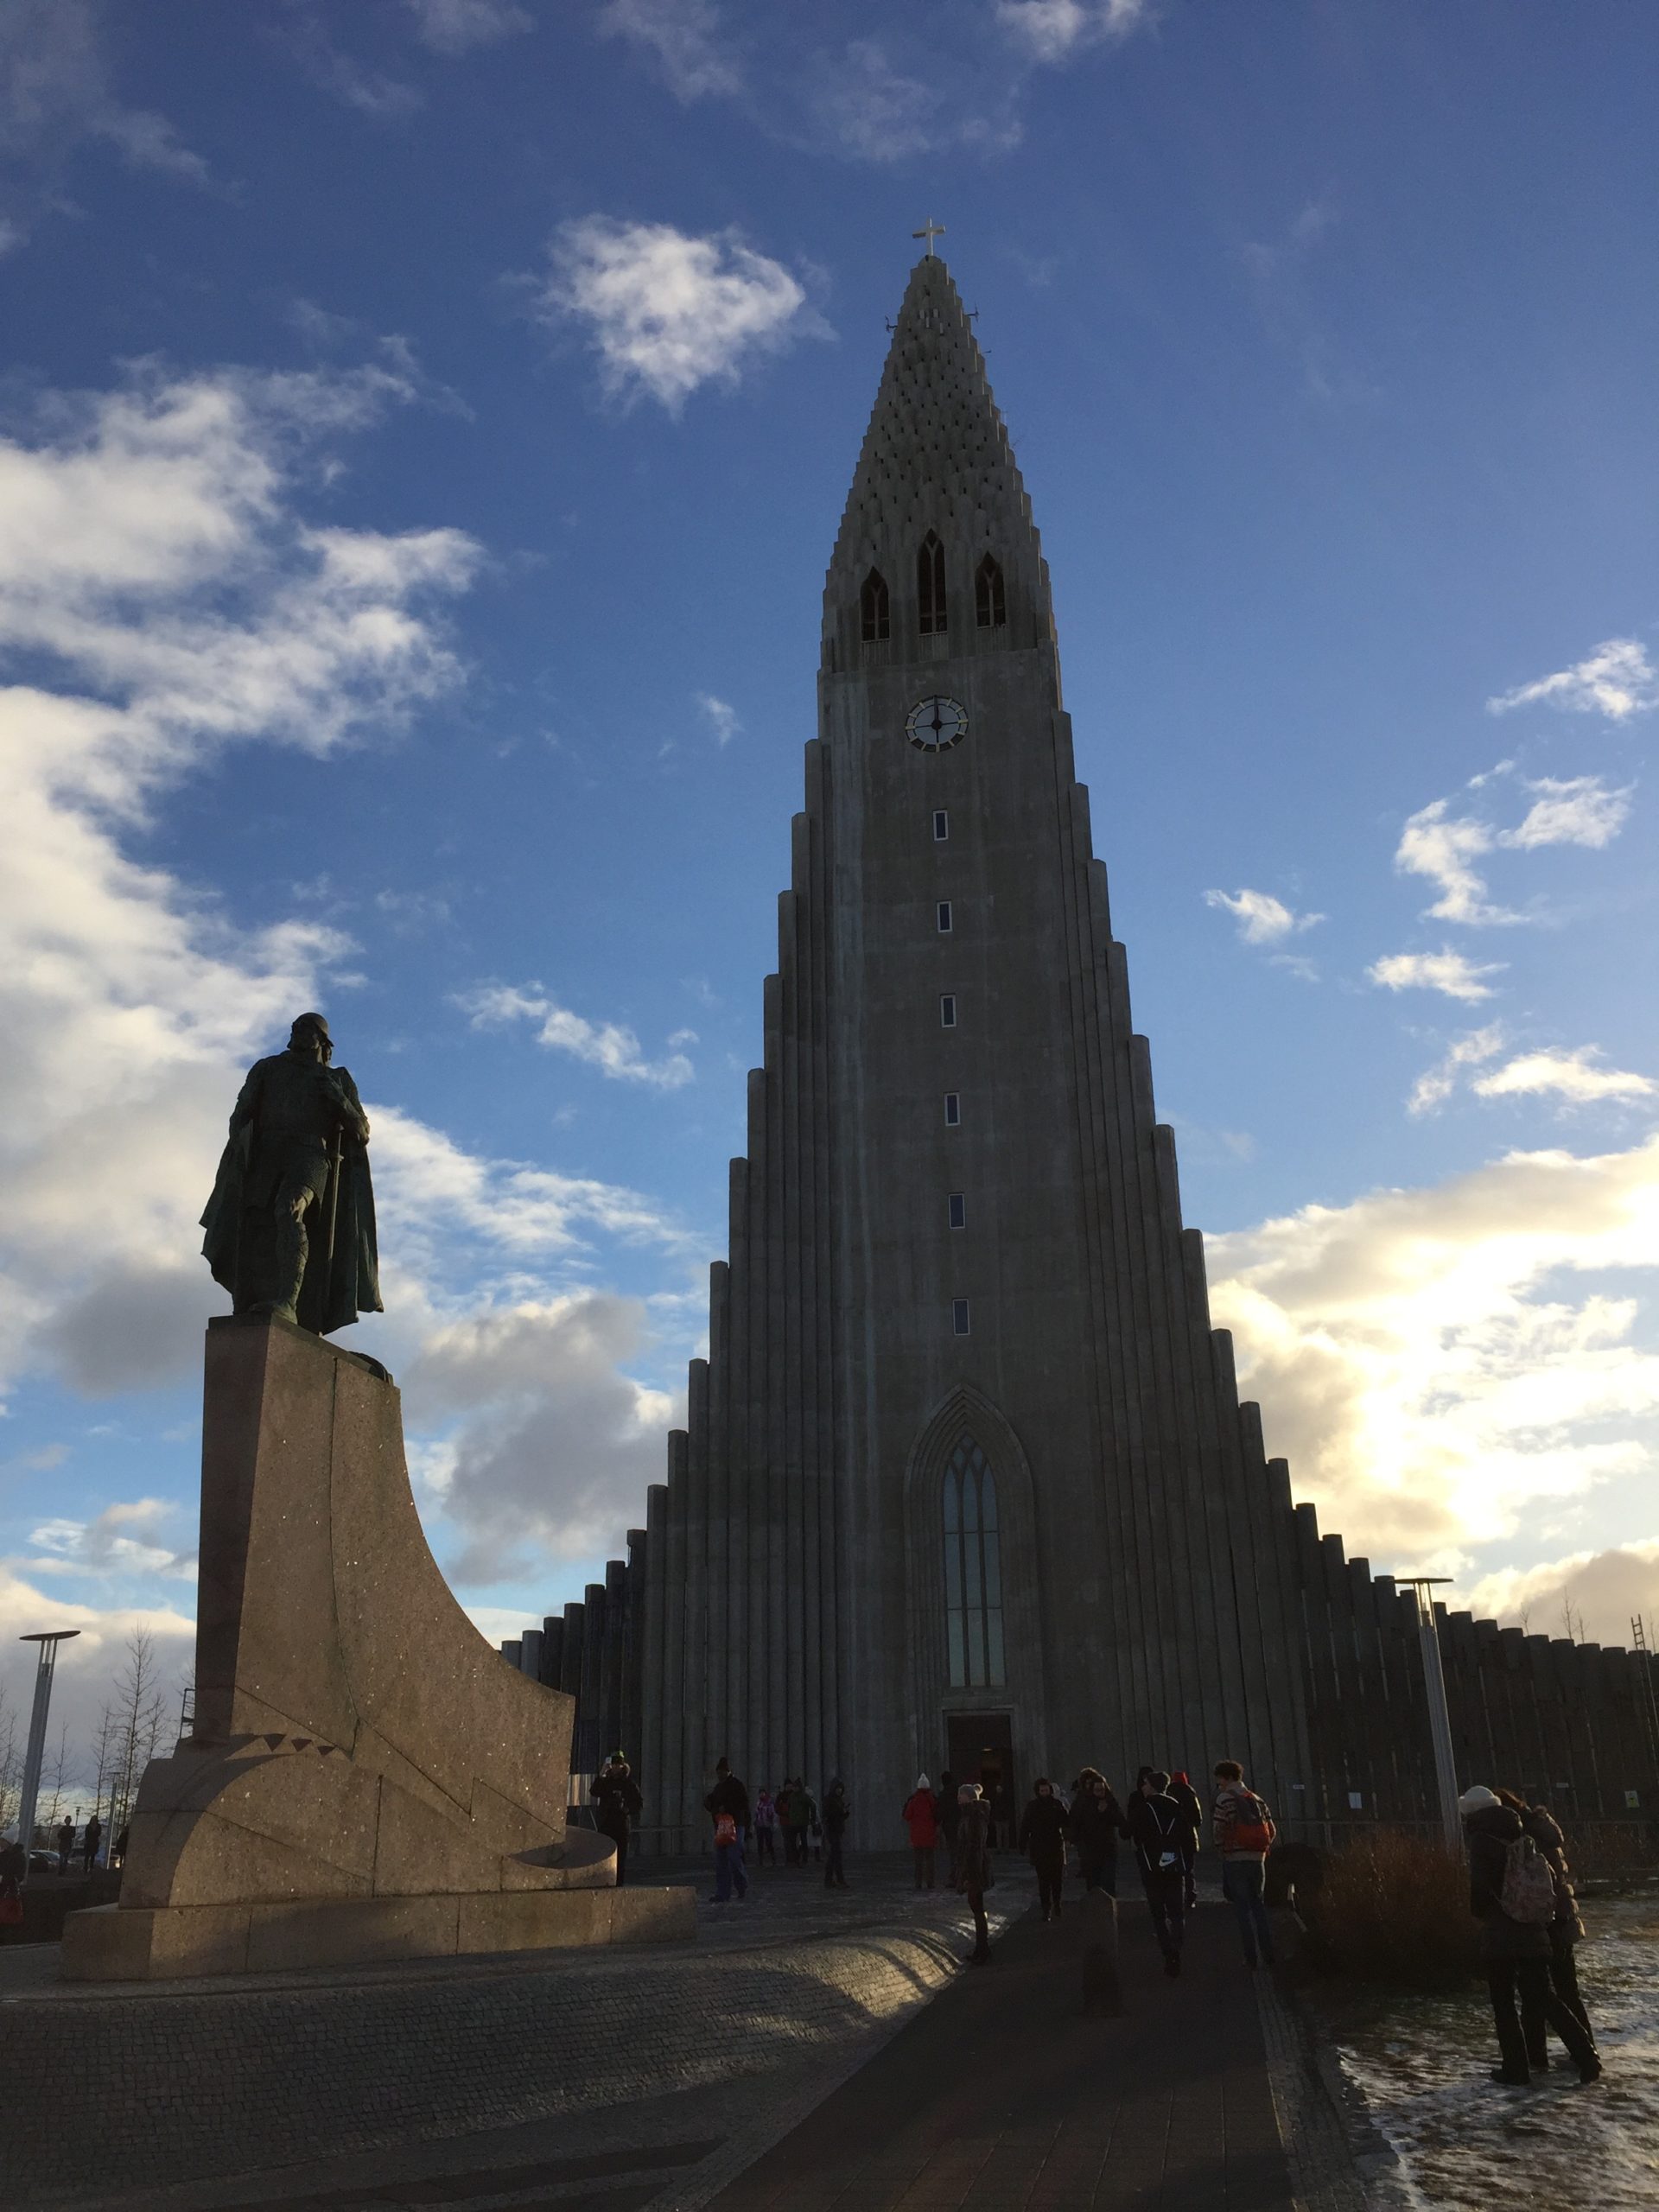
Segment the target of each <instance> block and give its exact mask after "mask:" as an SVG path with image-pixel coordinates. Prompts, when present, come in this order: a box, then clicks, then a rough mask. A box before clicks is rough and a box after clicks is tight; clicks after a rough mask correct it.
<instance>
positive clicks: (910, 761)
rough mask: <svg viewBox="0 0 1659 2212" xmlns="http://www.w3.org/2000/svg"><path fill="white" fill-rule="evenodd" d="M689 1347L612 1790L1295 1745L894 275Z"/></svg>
mask: <svg viewBox="0 0 1659 2212" xmlns="http://www.w3.org/2000/svg"><path fill="white" fill-rule="evenodd" d="M818 698H819V706H818V734H817V738H816V739H815V740H814V741H812V742H811V743H810V744H809V745H808V747H807V748H806V804H805V807H804V811H803V812H801V813H800V814H798V815H797V816H796V817H795V820H794V823H793V840H792V848H793V868H792V873H791V887H790V888H789V889H788V890H787V891H786V892H785V893H784V894H783V896H782V899H781V900H780V903H779V967H778V973H777V974H776V975H775V976H770V977H768V979H767V981H766V999H765V1016H766V1018H765V1053H764V1065H762V1066H761V1067H760V1069H758V1070H756V1071H754V1072H753V1074H752V1075H751V1076H750V1078H749V1097H748V1148H747V1154H746V1156H745V1157H744V1158H742V1159H741V1160H734V1162H733V1164H732V1177H731V1228H730V1258H729V1262H726V1263H721V1264H717V1265H716V1266H715V1268H714V1269H713V1273H712V1285H711V1312H710V1328H709V1357H708V1360H707V1361H706V1362H704V1361H696V1362H694V1363H693V1364H692V1369H691V1376H690V1409H689V1415H688V1424H687V1428H686V1430H685V1431H684V1432H683V1433H677V1434H676V1435H675V1436H674V1437H673V1439H672V1440H671V1447H670V1468H669V1480H668V1482H667V1484H666V1485H665V1486H664V1487H659V1488H657V1489H654V1490H653V1491H652V1494H651V1501H650V1510H649V1516H648V1529H647V1532H646V1541H645V1576H644V1587H643V1591H642V1592H641V1596H642V1599H643V1604H642V1605H641V1607H640V1611H639V1620H638V1626H637V1631H636V1632H637V1637H638V1644H637V1665H638V1679H639V1694H640V1698H641V1700H642V1709H641V1713H640V1720H641V1742H640V1745H639V1758H640V1761H641V1772H642V1779H643V1782H644V1786H645V1789H646V1792H647V1794H648V1796H650V1797H651V1799H652V1813H651V1815H649V1816H648V1817H649V1818H650V1819H651V1820H652V1822H653V1824H654V1823H655V1821H658V1820H660V1821H662V1823H663V1824H664V1828H665V1830H666V1834H665V1836H664V1839H663V1840H664V1841H665V1842H666V1843H667V1844H668V1845H669V1846H670V1847H673V1846H674V1845H675V1843H676V1842H679V1843H682V1844H685V1845H690V1844H691V1843H693V1842H694V1841H700V1840H702V1838H703V1834H704V1830H705V1827H706V1822H705V1821H704V1818H703V1816H702V1811H701V1805H702V1796H703V1795H704V1793H705V1792H706V1790H707V1789H708V1788H709V1783H710V1780H711V1777H712V1770H713V1767H714V1764H715V1759H716V1758H718V1757H719V1756H721V1754H722V1753H724V1754H726V1755H728V1756H729V1757H730V1758H731V1761H732V1764H733V1765H734V1768H735V1769H736V1770H737V1771H738V1772H739V1773H740V1774H741V1775H742V1776H743V1777H745V1779H746V1780H747V1782H748V1783H749V1785H750V1787H751V1789H754V1788H756V1787H757V1786H759V1785H760V1784H761V1783H775V1782H777V1781H778V1780H779V1779H780V1778H781V1777H784V1776H785V1775H796V1774H799V1775H802V1776H804V1777H805V1778H806V1779H807V1780H808V1781H809V1782H810V1783H811V1784H812V1785H813V1787H814V1788H815V1789H817V1791H818V1792H819V1793H820V1795H821V1794H822V1791H823V1787H824V1785H825V1784H826V1783H827V1782H828V1781H829V1778H830V1777H831V1776H832V1775H836V1774H839V1775H840V1776H841V1777H842V1778H843V1779H844V1780H845V1782H846V1783H847V1785H848V1789H849V1793H850V1795H851V1796H852V1799H853V1801H854V1808H855V1812H854V1831H853V1834H854V1840H855V1842H860V1843H864V1844H868V1845H887V1846H891V1845H892V1844H893V1840H894V1838H895V1835H896V1834H897V1827H896V1822H897V1818H898V1810H899V1806H900V1805H901V1804H902V1802H904V1799H905V1797H906V1796H907V1795H908V1793H909V1791H910V1789H911V1788H912V1784H913V1782H914V1778H915V1777H916V1775H917V1773H918V1770H923V1769H925V1770H926V1771H927V1772H928V1773H929V1774H930V1775H931V1776H932V1777H933V1778H934V1780H935V1782H936V1783H937V1781H938V1776H939V1774H940V1772H941V1770H943V1769H944V1768H947V1767H948V1768H950V1769H951V1770H953V1771H954V1772H955V1773H956V1775H957V1777H958V1779H964V1778H968V1777H973V1778H975V1779H979V1778H981V1777H982V1776H983V1777H985V1778H986V1779H987V1780H988V1782H989V1783H992V1784H993V1785H994V1786H996V1785H1000V1786H1001V1788H1002V1789H1004V1790H1005V1791H1006V1792H1007V1796H1008V1800H1009V1803H1010V1806H1011V1807H1013V1808H1017V1807H1018V1805H1020V1803H1022V1802H1024V1797H1025V1796H1026V1795H1027V1794H1028V1792H1029V1789H1030V1785H1031V1783H1032V1781H1033V1777H1035V1776H1036V1775H1038V1774H1039V1773H1047V1774H1049V1775H1052V1776H1053V1777H1056V1778H1057V1779H1058V1780H1059V1781H1060V1782H1061V1783H1063V1784H1064V1783H1069V1782H1070V1780H1071V1777H1072V1776H1073V1775H1074V1774H1075V1773H1076V1771H1077V1768H1078V1767H1079V1766H1080V1765H1082V1764H1084V1763H1085V1762H1090V1761H1092V1762H1093V1763H1095V1764H1098V1765H1100V1766H1102V1767H1103V1769H1104V1770H1105V1771H1106V1772H1107V1773H1108V1775H1109V1777H1110V1778H1111V1779H1112V1780H1113V1782H1114V1783H1116V1784H1117V1786H1118V1787H1119V1788H1120V1789H1123V1788H1124V1787H1126V1786H1127V1785H1128V1783H1132V1781H1133V1778H1134V1772H1135V1767H1136V1766H1137V1765H1138V1764H1140V1763H1141V1761H1143V1760H1147V1761H1152V1762H1154V1763H1155V1764H1169V1765H1170V1766H1172V1767H1177V1768H1179V1767H1183V1766H1184V1767H1185V1768H1186V1769H1187V1770H1189V1771H1191V1772H1192V1774H1193V1775H1194V1776H1195V1777H1198V1778H1199V1779H1200V1780H1201V1779H1202V1777H1205V1776H1206V1775H1207V1774H1208V1772H1209V1770H1210V1768H1211V1764H1213V1762H1214V1761H1215V1759H1216V1758H1221V1757H1227V1756H1230V1757H1234V1758H1239V1759H1242V1760H1243V1761H1244V1762H1245V1764H1246V1769H1247V1771H1248V1772H1249V1774H1250V1775H1251V1776H1252V1777H1253V1778H1254V1780H1255V1783H1256V1784H1257V1786H1258V1787H1259V1788H1261V1789H1263V1790H1264V1791H1265V1792H1266V1793H1267V1794H1268V1796H1270V1797H1272V1798H1273V1799H1274V1802H1276V1803H1277V1804H1279V1805H1280V1806H1281V1807H1284V1808H1287V1809H1290V1808H1294V1807H1295V1806H1296V1805H1297V1803H1298V1802H1299V1800H1298V1797H1297V1796H1296V1795H1295V1794H1294V1793H1295V1792H1296V1791H1297V1790H1298V1789H1300V1788H1301V1787H1303V1786H1305V1784H1304V1777H1306V1776H1308V1774H1309V1751H1308V1740H1307V1722H1306V1700H1305V1680H1304V1678H1305V1662H1304V1641H1303V1630H1302V1625H1301V1620H1300V1611H1299V1605H1300V1599H1299V1595H1298V1573H1297V1565H1296V1551H1295V1539H1294V1528H1295V1524H1294V1520H1293V1516H1292V1512H1291V1508H1290V1495H1289V1485H1288V1478H1287V1474H1286V1471H1285V1469H1284V1466H1283V1464H1282V1462H1278V1461H1275V1462H1273V1463H1272V1464H1271V1465H1269V1464H1268V1462H1267V1460H1266V1459H1265V1458H1264V1456H1263V1452H1262V1438H1261V1430H1260V1424H1259V1421H1258V1419H1257V1416H1256V1412H1255V1408H1254V1407H1252V1406H1243V1407H1241V1405H1240V1404H1239V1402H1238V1396H1237V1392H1236V1386H1235V1382H1234V1375H1233V1366H1232V1357H1231V1347H1230V1341H1229V1339H1228V1338H1227V1337H1226V1335H1225V1333H1224V1332H1217V1331H1214V1330H1212V1329H1211V1325H1210V1319H1209V1312H1208V1302H1207V1297H1206V1293H1205V1273H1204V1253H1203V1245H1202V1240H1201V1239H1200V1237H1199V1236H1198V1232H1197V1231H1196V1230H1184V1229H1183V1227H1182V1225H1181V1219H1180V1201H1179V1191H1178V1186H1177V1179H1176V1168H1175V1150H1174V1143H1173V1136H1172V1134H1171V1132H1170V1130H1169V1129H1168V1128H1165V1127H1161V1126H1160V1125H1159V1123H1158V1122H1157V1120H1156V1116H1155V1114H1154V1107H1153V1091H1152V1074H1151V1065H1150V1061H1149V1058H1148V1054H1147V1043H1146V1039H1144V1038H1141V1037H1138V1036H1136V1035H1135V1033H1134V1032H1133V1028H1132V1026H1131V1021H1130V1014H1129V996H1128V975H1127V969H1126V966H1125V961H1124V954H1123V948H1122V945H1121V944H1117V943H1116V941H1115V940H1114V938H1113V937H1112V932H1111V926H1110V921H1109V912H1108V906H1107V893H1106V876H1105V870H1104V868H1103V865H1102V863H1101V862H1100V861H1098V860H1096V858H1095V857H1094V855H1093V850H1092V846H1091V841H1090V823H1089V806H1088V798H1087V794H1086V792H1085V791H1084V789H1083V788H1082V786H1081V785H1078V784H1077V781H1076V780H1075V777H1074V773H1073V764H1072V753H1071V724H1070V721H1069V718H1068V716H1067V715H1066V714H1065V710H1064V708H1063V706H1062V704H1061V695H1060V675H1059V661H1058V651H1057V645H1056V639H1055V632H1054V621H1053V614H1052V607H1051V603H1050V598H1049V587H1048V572H1047V569H1046V565H1045V563H1044V560H1043V556H1042V549H1041V545H1040V543H1039V538H1038V535H1037V531H1036V528H1035V526H1034V524H1033V520H1032V514H1031V504H1030V501H1029V499H1027V494H1026V490H1025V486H1024V485H1023V483H1022V482H1021V480H1020V472H1019V469H1018V467H1016V465H1015V462H1014V454H1013V450H1012V448H1011V447H1010V445H1009V442H1008V437H1007V430H1006V429H1005V428H1004V426H1003V423H1002V418H1001V415H1000V414H999V412H998V410H997V408H996V404H995V401H994V399H993V398H992V396H991V392H990V389H989V385H988V382H987V379H986V373H985V365H984V361H983V359H982V356H981V353H980V351H979V347H978V345H977V343H976V340H975V336H974V332H973V329H972V326H971V324H970V323H969V320H968V317H967V315H966V314H965V313H964V311H963V305H962V302H961V300H960V298H959V296H958V295H957V289H956V287H955V285H954V284H953V283H952V282H951V280H950V275H949V272H948V271H947V270H946V268H945V265H944V263H943V262H942V261H940V260H938V259H937V258H935V257H933V256H932V255H931V251H930V253H929V255H928V256H927V257H925V258H924V259H923V260H922V261H920V262H919V263H918V264H917V266H916V269H915V270H914V271H913V273H912V277H911V279H910V283H909V287H908V289H907V290H906V295H905V300H904V304H903V307H902V308H901V309H900V311H899V318H898V321H897V324H896V327H895V328H894V331H893V343H892V346H891V349H890V351H889V353H888V356H887V365H886V368H885V370H884V372H883V374H882V378H881V385H880V391H879V392H878V394H877V397H876V402H875V408H874V414H873V415H872V416H871V420H870V425H869V429H868V432H867V433H866V435H865V439H864V445H863V449H862V452H861V454H860V456H859V461H858V467H857V471H856V474H855V477H854V480H853V487H852V492H851V495H850V497H849V500H848V503H847V510H846V513H845V515H844V517H843V518H842V525H841V531H840V535H839V537H838V538H837V540H836V548H835V552H834V556H833V557H832V559H831V561H830V564H829V576H828V581H827V583H826V587H825V592H824V607H823V661H822V668H821V672H820V676H819V687H818Z"/></svg>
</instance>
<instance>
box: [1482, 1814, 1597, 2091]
mask: <svg viewBox="0 0 1659 2212" xmlns="http://www.w3.org/2000/svg"><path fill="white" fill-rule="evenodd" d="M1458 1809H1459V1812H1460V1813H1461V1814H1462V1815H1463V1833H1464V1840H1465V1843H1466V1844H1467V1846H1468V1852H1469V1909H1470V1910H1471V1912H1472V1913H1473V1914H1474V1916H1475V1917H1476V1919H1477V1920H1478V1921H1479V1923H1480V1935H1481V1943H1480V1948H1481V1955H1482V1957H1483V1959H1484V1962H1485V1967H1486V1985H1487V1988H1488V1990H1489V1991H1490V1993H1491V2000H1492V2018H1493V2021H1494V2024H1496V2026H1497V2048H1498V2053H1499V2056H1500V2060H1501V2063H1500V2064H1499V2065H1498V2067H1497V2070H1496V2071H1495V2073H1494V2074H1493V2076H1492V2078H1493V2080H1494V2081H1497V2082H1510V2083H1511V2084H1513V2085H1514V2086H1515V2087H1516V2088H1521V2087H1522V2086H1523V2085H1524V2084H1526V2083H1527V2082H1530V2081H1531V2079H1532V2076H1533V2075H1534V2074H1535V2073H1538V2072H1541V2070H1542V2069H1545V2068H1547V2067H1548V2064H1549V2051H1548V2032H1547V2031H1548V2030H1549V2029H1551V2028H1553V2029H1554V2031H1555V2033H1556V2035H1557V2036H1558V2037H1560V2040H1561V2042H1562V2044H1564V2045H1565V2047H1566V2050H1567V2056H1568V2057H1569V2058H1570V2059H1571V2060H1572V2061H1573V2064H1574V2065H1575V2066H1576V2067H1577V2068H1578V2069H1579V2079H1580V2081H1581V2082H1593V2081H1595V2080H1597V2079H1598V2077H1599V2075H1600V2073H1601V2054H1600V2053H1599V2050H1597V2048H1596V2038H1595V2034H1594V2031H1593V2030H1592V2027H1591V2025H1590V2016H1589V2014H1588V2012H1586V2010H1585V2004H1584V1997H1583V1993H1582V1992H1581V1991H1580V1987H1579V1968H1578V1960H1577V1957H1576V1948H1577V1945H1578V1943H1579V1941H1580V1938H1581V1937H1582V1936H1583V1934H1584V1923H1583V1922H1582V1921H1581V1920H1580V1917H1579V1907H1578V1899H1577V1897H1575V1895H1574V1893H1573V1872H1572V1869H1571V1867H1570V1866H1568V1865H1567V1839H1566V1838H1565V1837H1564V1836H1563V1835H1562V1834H1561V1830H1560V1823H1559V1821H1557V1820H1556V1819H1555V1817H1554V1814H1552V1813H1549V1812H1548V1811H1546V1810H1545V1808H1544V1807H1543V1806H1541V1805H1529V1804H1528V1802H1527V1801H1526V1799H1525V1798H1524V1797H1522V1796H1517V1795H1516V1792H1515V1791H1514V1790H1513V1789H1486V1788H1484V1786H1481V1785H1478V1786H1477V1787H1476V1788H1474V1789H1465V1791H1464V1793H1463V1796H1461V1797H1460V1798H1459V1800H1458ZM1517 1995H1518V1996H1519V1999H1520V2011H1519V2014H1518V2016H1517V2013H1516V1997H1517Z"/></svg>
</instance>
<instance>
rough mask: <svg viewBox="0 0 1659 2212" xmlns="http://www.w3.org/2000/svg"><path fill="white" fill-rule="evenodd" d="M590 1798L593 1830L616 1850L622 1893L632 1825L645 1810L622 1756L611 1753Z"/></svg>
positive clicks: (600, 1771)
mask: <svg viewBox="0 0 1659 2212" xmlns="http://www.w3.org/2000/svg"><path fill="white" fill-rule="evenodd" d="M590 1795H591V1796H592V1798H593V1801H594V1826H595V1827H597V1828H598V1830H599V1832H600V1834H601V1835H607V1836H609V1838H610V1839H611V1841H612V1842H613V1844H614V1845H615V1846H616V1886H617V1888H618V1889H619V1890H620V1888H621V1886H622V1885H623V1883H624V1882H625V1881H626V1879H627V1873H628V1836H629V1834H630V1832H631V1829H632V1823H633V1822H634V1821H637V1820H638V1819H639V1815H640V1814H641V1813H643V1812H644V1811H645V1799H644V1798H643V1797H642V1796H640V1795H639V1783H637V1782H636V1781H635V1780H634V1778H633V1770H632V1767H630V1766H629V1764H628V1762H627V1759H626V1757H625V1756H624V1754H623V1753H622V1752H620V1751H613V1752H612V1753H611V1756H610V1757H609V1758H607V1760H606V1762H605V1764H604V1765H603V1766H602V1767H601V1769H600V1770H599V1772H598V1773H597V1774H596V1775H595V1776H594V1786H593V1789H592V1791H591V1793H590Z"/></svg>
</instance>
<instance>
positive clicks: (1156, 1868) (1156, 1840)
mask: <svg viewBox="0 0 1659 2212" xmlns="http://www.w3.org/2000/svg"><path fill="white" fill-rule="evenodd" d="M1125 1818H1126V1821H1127V1823H1128V1831H1129V1840H1130V1841H1131V1842H1132V1843H1133V1844H1134V1846H1135V1863H1136V1864H1137V1865H1138V1866H1139V1867H1140V1869H1141V1880H1142V1881H1143V1882H1154V1881H1158V1880H1160V1879H1162V1878H1166V1877H1167V1876H1170V1875H1175V1874H1181V1875H1185V1874H1190V1873H1191V1872H1192V1856H1193V1851H1194V1848H1195V1841H1196V1840H1195V1838H1194V1836H1193V1834H1192V1825H1191V1823H1190V1822H1189V1821H1188V1820H1187V1817H1186V1815H1185V1813H1184V1812H1183V1811H1182V1810H1181V1808H1180V1807H1179V1805H1178V1804H1177V1803H1176V1802H1175V1800H1174V1799H1173V1797H1166V1796H1158V1797H1143V1796H1141V1793H1140V1791H1139V1790H1136V1792H1135V1796H1133V1797H1131V1798H1130V1800H1129V1806H1128V1813H1127V1815H1125ZM1169 1854H1173V1857H1172V1858H1171V1863H1170V1864H1169V1865H1168V1866H1165V1865H1164V1863H1163V1862H1164V1859H1165V1858H1166V1855H1169Z"/></svg>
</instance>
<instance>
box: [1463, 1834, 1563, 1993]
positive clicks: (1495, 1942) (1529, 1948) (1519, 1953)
mask: <svg viewBox="0 0 1659 2212" xmlns="http://www.w3.org/2000/svg"><path fill="white" fill-rule="evenodd" d="M1521 1833H1522V1825H1521V1815H1519V1813H1512V1812H1511V1811H1510V1808H1509V1807H1508V1806H1507V1805H1483V1806H1482V1807H1481V1808H1480V1810H1479V1811H1478V1813H1471V1814H1470V1815H1469V1817H1468V1819H1467V1820H1466V1821H1465V1822H1464V1824H1463V1834H1464V1840H1465V1842H1466V1843H1467V1845H1468V1847H1469V1910H1470V1911H1471V1912H1472V1913H1473V1914H1474V1916H1475V1918H1476V1919H1477V1920H1478V1921H1479V1923H1480V1948H1481V1954H1482V1955H1483V1957H1485V1958H1489V1959H1543V1958H1548V1956H1549V1930H1548V1928H1542V1927H1536V1926H1533V1925H1531V1924H1529V1923H1527V1922H1525V1921H1520V1920H1511V1919H1510V1916H1509V1915H1508V1913H1507V1912H1505V1911H1504V1910H1503V1870H1504V1867H1505V1866H1507V1864H1508V1863H1509V1855H1510V1845H1511V1844H1512V1843H1513V1842H1514V1841H1515V1840H1516V1837H1517V1836H1518V1835H1519V1834H1521Z"/></svg>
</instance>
